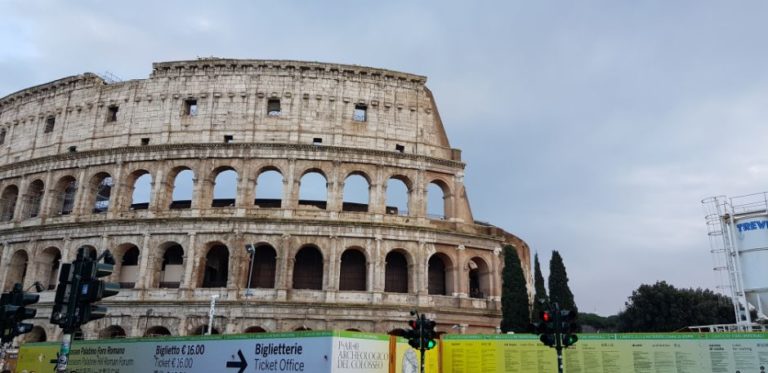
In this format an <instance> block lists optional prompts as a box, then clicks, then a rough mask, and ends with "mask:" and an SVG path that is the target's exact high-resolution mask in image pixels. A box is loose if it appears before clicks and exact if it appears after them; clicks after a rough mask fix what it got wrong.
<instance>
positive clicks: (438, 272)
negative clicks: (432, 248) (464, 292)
mask: <svg viewBox="0 0 768 373" xmlns="http://www.w3.org/2000/svg"><path fill="white" fill-rule="evenodd" d="M451 268H452V266H451V259H450V258H448V256H446V255H445V254H442V253H437V254H435V255H432V257H431V258H429V262H428V269H427V277H428V286H427V288H428V292H429V294H431V295H451V291H452V290H453V286H452V280H453V277H452V275H451V271H450V269H451Z"/></svg>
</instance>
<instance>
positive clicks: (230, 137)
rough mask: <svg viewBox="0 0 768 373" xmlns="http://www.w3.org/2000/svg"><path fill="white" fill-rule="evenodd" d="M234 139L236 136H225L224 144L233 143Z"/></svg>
mask: <svg viewBox="0 0 768 373" xmlns="http://www.w3.org/2000/svg"><path fill="white" fill-rule="evenodd" d="M233 139H234V136H232V135H224V143H225V144H229V143H231V142H232V140H233Z"/></svg>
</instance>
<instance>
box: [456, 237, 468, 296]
mask: <svg viewBox="0 0 768 373" xmlns="http://www.w3.org/2000/svg"><path fill="white" fill-rule="evenodd" d="M456 252H457V253H456V261H458V263H456V265H455V267H454V278H453V284H454V287H453V296H454V297H456V296H458V297H461V298H466V297H467V294H469V281H468V277H469V272H468V271H469V267H468V266H467V264H468V263H467V261H466V257H467V253H466V247H465V246H464V245H459V246H458V247H456Z"/></svg>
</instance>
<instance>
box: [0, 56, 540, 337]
mask: <svg viewBox="0 0 768 373" xmlns="http://www.w3.org/2000/svg"><path fill="white" fill-rule="evenodd" d="M425 82H426V78H424V77H422V76H417V75H411V74H404V73H399V72H393V71H388V70H382V69H374V68H367V67H360V66H349V65H336V64H323V63H314V62H295V61H261V60H258V61H257V60H223V59H201V60H196V61H181V62H165V63H156V64H154V66H153V72H152V74H151V76H150V77H149V79H143V80H133V81H126V82H118V83H107V82H105V81H104V80H102V79H101V78H100V77H98V76H96V75H93V74H83V75H79V76H73V77H68V78H64V79H61V80H57V81H54V82H51V83H47V84H43V85H40V86H36V87H32V88H28V89H25V90H22V91H20V92H17V93H14V94H11V95H8V96H6V97H4V98H2V99H0V220H1V222H0V243H2V256H1V257H0V284H2V285H3V286H4V289H6V290H7V289H8V288H9V287H10V286H12V284H13V283H15V282H22V283H23V284H24V285H25V287H28V286H30V285H31V284H33V283H34V282H35V281H41V282H42V283H43V284H44V285H46V286H50V287H53V286H54V285H55V282H56V278H57V272H58V268H59V265H60V263H61V262H68V261H71V260H73V259H74V256H75V253H76V250H77V249H78V248H79V247H82V246H86V247H89V248H90V249H94V250H97V251H99V252H100V251H102V250H103V249H106V248H109V249H110V250H111V251H112V252H113V253H114V254H115V257H116V259H117V265H116V270H115V274H114V275H113V277H114V281H119V282H121V283H122V284H123V286H124V287H125V288H124V289H123V290H121V292H120V294H119V295H117V296H115V297H112V298H108V299H107V300H106V301H105V302H104V304H105V305H107V306H108V307H109V310H110V316H108V317H106V318H104V319H101V320H98V321H96V322H92V323H90V324H88V325H86V326H85V327H84V330H83V332H84V334H85V336H86V337H87V338H95V337H98V336H110V335H120V334H122V333H124V334H126V335H129V336H141V335H146V334H148V333H149V334H153V333H166V332H170V334H173V335H188V334H194V333H198V332H199V331H200V330H201V328H203V327H204V326H205V324H207V322H208V320H207V314H208V307H209V301H210V299H211V295H213V294H218V295H219V299H218V303H217V312H216V315H217V316H216V322H215V324H214V325H215V327H216V329H217V330H218V331H219V332H222V333H239V332H244V331H249V332H250V331H261V330H266V331H288V330H296V329H307V328H308V329H357V330H362V331H375V332H389V331H392V330H394V329H398V328H402V327H403V326H404V325H405V320H406V319H407V317H408V314H407V311H408V310H410V309H412V308H416V307H418V308H419V309H421V310H422V311H423V312H427V313H428V314H432V315H434V316H435V317H436V319H437V322H438V325H439V329H441V330H443V331H447V332H451V331H452V328H451V326H454V325H459V326H460V328H459V329H461V330H464V331H468V332H494V331H495V329H496V327H497V326H498V324H499V320H500V295H501V278H500V272H501V267H502V264H503V263H502V262H503V260H502V258H500V257H499V253H500V250H501V247H502V246H503V245H505V244H513V245H515V247H516V248H517V250H518V253H519V254H520V257H521V260H522V262H523V265H524V270H525V272H526V277H527V278H528V279H529V283H530V277H531V276H530V268H529V267H528V266H527V263H529V262H530V260H529V249H528V247H527V245H526V244H525V242H523V241H522V240H520V239H518V238H517V237H515V236H513V235H511V234H509V233H506V232H504V231H503V230H502V229H499V228H497V227H494V226H492V225H488V224H486V223H477V222H475V221H474V220H473V218H472V213H471V210H470V207H469V202H468V200H467V197H466V192H465V189H464V184H463V175H464V166H465V165H464V163H462V161H461V153H460V151H459V150H457V149H452V148H451V147H450V144H449V142H448V139H447V137H446V134H445V131H444V129H443V126H442V122H441V120H440V116H439V114H438V111H437V107H436V105H435V102H434V100H433V97H432V94H431V93H430V91H429V90H428V89H427V88H426V86H425ZM225 172H228V173H230V174H231V173H233V172H234V173H235V174H236V189H235V190H236V192H235V194H234V195H233V196H231V197H229V198H217V196H216V194H215V193H216V192H215V191H216V184H217V181H218V180H219V179H218V177H219V176H220V175H221V174H222V173H225ZM265 172H277V173H279V175H280V177H281V178H282V193H281V196H280V197H279V198H272V199H264V198H260V196H259V184H258V183H259V180H261V179H260V176H261V175H262V174H263V173H265ZM182 173H186V174H188V175H191V174H193V175H194V176H193V178H192V179H191V180H192V182H191V187H190V190H188V191H187V192H188V194H189V195H191V197H190V198H187V199H183V198H182V199H179V198H177V197H176V193H177V189H178V188H179V187H178V185H179V183H180V182H179V181H178V180H179V178H180V177H181V176H180V175H181V174H182ZM190 173H191V174H190ZM309 173H312V174H319V175H321V176H322V178H323V179H325V180H326V182H327V191H326V196H327V198H326V200H324V201H305V200H302V199H301V198H300V189H301V180H302V178H303V177H304V176H305V175H307V174H309ZM147 175H148V176H147ZM351 175H359V176H362V177H363V178H364V179H365V181H366V182H367V184H368V190H369V192H368V203H367V204H359V203H358V204H354V203H347V202H345V200H344V185H345V181H346V180H347V179H348V177H350V176H351ZM190 177H191V176H190ZM140 179H144V181H145V182H146V181H147V180H150V179H151V182H148V183H147V184H146V185H148V189H149V192H151V197H150V198H149V200H148V201H146V202H139V203H137V201H136V195H135V193H134V192H135V191H136V188H137V184H138V183H139V180H140ZM392 180H397V181H399V182H402V184H404V185H405V188H406V189H407V196H406V197H407V201H408V202H407V208H401V209H397V208H393V207H392V206H390V205H389V204H388V201H387V187H388V185H389V183H390V182H391V181H392ZM430 184H434V185H437V186H438V187H439V188H440V190H441V191H442V193H443V200H444V205H443V206H442V207H443V216H437V217H435V216H430V215H428V214H427V206H426V201H427V195H426V194H427V186H428V185H430ZM179 193H181V192H179ZM249 245H250V246H251V250H250V251H249V250H246V248H247V247H248V246H249ZM342 258H344V260H342ZM250 273H253V274H252V275H251V277H250V279H249V274H250ZM249 280H250V281H249ZM249 287H250V288H252V289H249ZM52 299H53V292H52V291H46V292H44V293H43V294H42V296H41V304H40V308H39V309H40V311H39V313H38V314H39V318H38V319H36V320H35V322H36V324H37V325H39V326H40V327H41V328H42V329H36V331H35V333H32V335H30V336H29V338H31V339H46V338H47V339H53V338H57V337H58V335H59V333H60V330H59V329H58V328H56V327H54V326H52V325H50V324H49V323H48V321H47V319H48V317H49V315H50V305H51V302H52Z"/></svg>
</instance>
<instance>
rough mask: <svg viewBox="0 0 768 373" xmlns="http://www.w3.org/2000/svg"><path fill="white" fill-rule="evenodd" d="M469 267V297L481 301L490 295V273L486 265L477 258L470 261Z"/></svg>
mask: <svg viewBox="0 0 768 373" xmlns="http://www.w3.org/2000/svg"><path fill="white" fill-rule="evenodd" d="M467 264H468V266H469V296H470V297H472V298H480V299H483V298H485V297H487V296H488V295H490V293H491V271H490V270H489V268H488V264H487V263H486V262H485V260H483V259H482V258H479V257H474V258H472V259H470V261H469V262H468V263H467Z"/></svg>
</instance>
